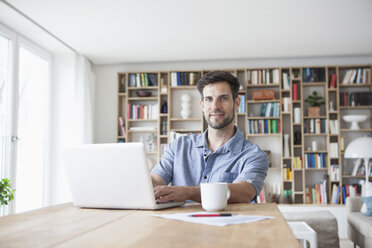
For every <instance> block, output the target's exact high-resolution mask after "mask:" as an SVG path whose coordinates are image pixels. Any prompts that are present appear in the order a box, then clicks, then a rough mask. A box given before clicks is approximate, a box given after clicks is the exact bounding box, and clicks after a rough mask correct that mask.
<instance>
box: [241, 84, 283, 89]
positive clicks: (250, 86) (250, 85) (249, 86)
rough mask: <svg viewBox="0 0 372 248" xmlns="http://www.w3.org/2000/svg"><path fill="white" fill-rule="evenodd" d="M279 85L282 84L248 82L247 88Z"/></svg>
mask: <svg viewBox="0 0 372 248" xmlns="http://www.w3.org/2000/svg"><path fill="white" fill-rule="evenodd" d="M279 86H280V84H247V88H269V87H279Z"/></svg>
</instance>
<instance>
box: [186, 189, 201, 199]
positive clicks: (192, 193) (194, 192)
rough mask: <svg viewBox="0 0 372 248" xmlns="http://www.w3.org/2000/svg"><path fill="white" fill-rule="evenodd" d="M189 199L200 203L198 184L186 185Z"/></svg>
mask: <svg viewBox="0 0 372 248" xmlns="http://www.w3.org/2000/svg"><path fill="white" fill-rule="evenodd" d="M187 188H188V190H189V193H188V195H189V197H188V198H189V200H191V201H194V202H199V203H201V196H200V186H188V187H187Z"/></svg>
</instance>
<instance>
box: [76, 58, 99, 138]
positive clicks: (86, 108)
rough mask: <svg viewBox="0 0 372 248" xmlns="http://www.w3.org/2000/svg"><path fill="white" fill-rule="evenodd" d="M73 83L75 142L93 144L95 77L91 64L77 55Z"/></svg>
mask: <svg viewBox="0 0 372 248" xmlns="http://www.w3.org/2000/svg"><path fill="white" fill-rule="evenodd" d="M75 75H76V81H75V104H74V105H75V125H74V126H75V137H76V140H75V142H76V143H77V144H90V143H93V132H94V95H95V77H94V73H93V72H92V70H91V63H90V62H89V60H87V59H86V58H85V57H84V56H83V55H77V59H76V74H75Z"/></svg>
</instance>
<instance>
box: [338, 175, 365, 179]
mask: <svg viewBox="0 0 372 248" xmlns="http://www.w3.org/2000/svg"><path fill="white" fill-rule="evenodd" d="M342 177H343V178H366V176H351V175H342ZM369 178H370V179H371V178H372V176H369Z"/></svg>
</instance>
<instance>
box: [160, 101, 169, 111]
mask: <svg viewBox="0 0 372 248" xmlns="http://www.w3.org/2000/svg"><path fill="white" fill-rule="evenodd" d="M161 113H162V114H166V113H168V103H167V101H166V100H164V102H163V104H162V105H161Z"/></svg>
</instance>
